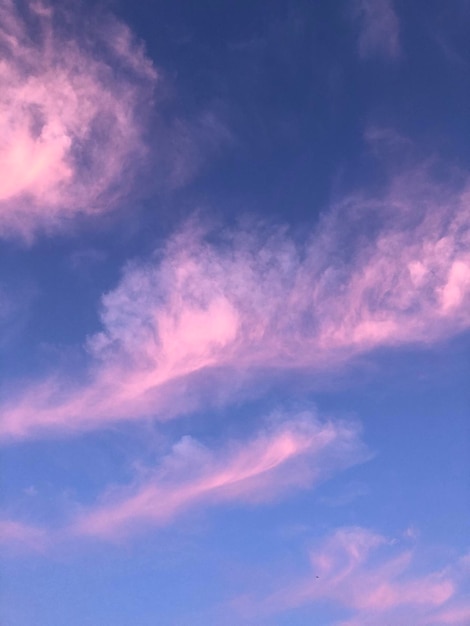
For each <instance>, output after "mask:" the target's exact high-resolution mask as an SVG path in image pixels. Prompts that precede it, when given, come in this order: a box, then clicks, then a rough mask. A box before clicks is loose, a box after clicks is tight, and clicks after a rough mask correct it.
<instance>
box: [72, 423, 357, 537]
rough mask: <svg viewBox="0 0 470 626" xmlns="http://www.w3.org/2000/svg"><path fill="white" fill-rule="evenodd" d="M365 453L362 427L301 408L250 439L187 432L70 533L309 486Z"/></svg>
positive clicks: (124, 528) (112, 528)
mask: <svg viewBox="0 0 470 626" xmlns="http://www.w3.org/2000/svg"><path fill="white" fill-rule="evenodd" d="M365 458H366V451H365V447H364V445H363V444H362V443H361V441H360V438H359V433H358V431H357V428H356V427H355V426H354V425H352V424H346V423H340V422H332V421H330V422H319V421H318V420H316V419H315V418H314V417H312V416H311V415H310V414H302V415H299V416H296V417H294V418H291V419H289V420H287V421H286V420H285V419H284V420H283V421H280V422H279V418H277V419H275V420H274V423H273V424H271V427H270V428H269V429H267V430H266V431H264V432H261V433H258V435H257V436H256V437H254V438H253V439H252V440H250V441H231V442H229V443H226V444H225V445H224V447H223V448H221V449H217V450H211V449H208V448H207V447H205V446H202V445H201V444H199V443H198V442H196V441H195V440H194V439H192V438H191V437H185V438H183V439H182V440H181V441H180V442H179V443H177V444H176V445H175V446H174V447H173V449H172V451H171V453H170V454H169V455H167V456H166V457H165V458H163V460H162V462H161V463H160V464H159V466H158V467H157V468H155V469H150V470H148V472H147V473H146V474H145V475H143V476H140V478H139V479H138V480H137V481H136V483H135V484H133V485H130V486H126V487H116V488H113V489H111V490H109V492H108V493H107V494H106V496H105V497H104V498H103V499H102V502H101V503H100V504H98V505H97V506H96V507H95V508H94V509H91V510H88V511H85V512H84V513H83V514H82V515H81V517H80V518H79V519H78V520H77V521H76V523H75V524H73V525H72V527H71V529H70V530H69V532H70V533H71V534H72V535H79V536H80V535H85V536H96V537H101V538H105V539H106V538H110V539H113V538H116V537H121V536H123V535H126V534H128V533H130V532H133V531H136V530H138V529H139V528H142V527H145V526H162V525H166V524H168V523H169V522H170V521H171V520H173V519H174V518H175V517H177V516H179V515H181V514H182V513H183V512H184V511H186V510H188V509H190V508H194V507H197V506H200V505H201V504H204V505H206V506H207V505H215V504H217V503H219V504H221V503H224V502H247V503H258V502H264V501H269V500H272V499H273V498H276V497H280V496H281V495H285V494H286V493H291V491H292V490H294V489H301V488H307V487H308V488H311V487H312V485H315V484H317V483H318V482H319V481H322V480H324V479H325V478H327V477H328V476H329V475H331V474H332V473H335V472H338V471H339V470H341V469H345V468H346V467H348V466H350V465H353V464H355V463H358V462H360V461H363V460H364V459H365Z"/></svg>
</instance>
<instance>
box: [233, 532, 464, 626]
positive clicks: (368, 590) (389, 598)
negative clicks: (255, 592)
mask: <svg viewBox="0 0 470 626" xmlns="http://www.w3.org/2000/svg"><path fill="white" fill-rule="evenodd" d="M395 543H396V542H395V541H390V540H389V539H387V538H386V537H384V536H383V535H380V534H378V533H375V532H373V531H371V530H369V529H365V528H361V527H347V528H340V529H338V530H336V531H335V532H333V533H332V534H331V535H330V536H328V537H326V538H325V539H324V540H323V542H322V544H321V545H320V546H319V547H317V548H316V549H314V550H313V551H312V552H311V554H310V565H311V572H312V574H311V576H310V577H308V578H305V579H303V580H299V581H298V582H297V583H294V584H292V585H291V586H290V587H289V588H286V589H284V590H282V591H279V592H275V593H274V594H272V595H271V596H270V597H269V598H267V599H265V600H264V601H262V602H261V603H260V605H259V607H258V609H259V610H261V611H262V612H267V613H271V612H278V611H285V610H289V609H291V608H294V607H298V606H301V605H305V604H312V605H315V604H316V603H322V605H323V606H324V603H325V602H328V603H329V604H330V606H332V607H335V608H336V609H338V608H339V607H341V609H342V610H344V611H346V612H348V613H349V614H350V616H349V617H348V618H346V619H345V620H341V621H337V622H335V623H336V624H338V626H378V624H384V623H388V621H390V623H394V624H400V626H412V625H414V624H419V625H423V626H424V625H432V624H440V625H441V626H442V625H444V624H452V623H454V624H458V625H459V626H464V624H465V619H466V616H468V611H469V609H470V605H469V604H468V603H465V602H464V600H463V593H462V590H463V588H464V587H465V581H468V577H469V573H470V572H469V569H468V563H467V562H466V561H467V560H468V559H465V558H464V559H461V560H460V561H459V562H457V563H455V564H453V565H451V566H447V567H445V568H444V569H442V570H436V571H433V572H431V573H426V574H420V575H414V574H413V573H412V569H413V565H414V564H413V551H412V550H403V549H402V550H401V551H400V550H397V548H396V547H394V545H395ZM390 552H391V553H392V554H390ZM244 602H245V610H246V609H247V607H249V605H250V601H247V599H246V598H245V601H244ZM255 605H256V602H255ZM240 606H243V602H242V601H240ZM252 610H254V612H256V610H257V609H256V608H254V609H253V607H252ZM387 620H388V621H387Z"/></svg>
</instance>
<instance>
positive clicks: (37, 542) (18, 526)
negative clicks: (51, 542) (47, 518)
mask: <svg viewBox="0 0 470 626" xmlns="http://www.w3.org/2000/svg"><path fill="white" fill-rule="evenodd" d="M46 544H47V532H46V531H45V530H44V529H42V528H39V527H36V526H31V525H29V524H25V523H23V522H18V521H15V520H11V519H1V520H0V546H2V548H3V549H5V548H6V549H7V550H12V551H15V552H17V551H26V552H30V551H31V550H33V551H39V552H41V551H43V550H44V549H45V547H46Z"/></svg>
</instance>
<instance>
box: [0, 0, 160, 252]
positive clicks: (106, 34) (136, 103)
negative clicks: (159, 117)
mask: <svg viewBox="0 0 470 626" xmlns="http://www.w3.org/2000/svg"><path fill="white" fill-rule="evenodd" d="M100 17H101V20H102V24H101V25H100V30H99V31H98V30H97V29H94V28H93V27H92V26H91V22H90V21H88V22H86V20H85V19H83V20H81V21H80V20H78V21H77V15H76V14H75V13H74V14H73V15H71V14H69V13H68V10H66V9H62V10H59V9H57V8H54V7H53V6H52V5H50V4H48V3H42V2H29V3H27V6H26V10H25V12H23V13H22V14H20V11H19V9H18V7H17V6H16V5H15V4H14V3H13V2H12V1H11V0H2V1H1V3H0V49H1V53H2V62H1V64H0V77H1V83H2V89H1V93H0V135H1V137H2V141H1V144H0V236H3V237H11V236H13V237H20V238H22V239H24V240H27V241H31V240H32V239H33V238H34V236H35V235H37V234H38V233H39V232H55V231H57V230H61V229H64V228H66V227H68V226H69V225H70V221H71V220H73V219H74V218H77V216H79V215H87V216H92V215H94V214H96V213H101V212H103V211H107V210H108V209H109V208H110V207H111V206H112V205H113V204H114V203H115V201H116V200H117V198H118V197H119V195H120V194H122V193H123V192H124V191H125V187H126V180H125V178H124V179H123V172H126V176H127V175H128V173H129V171H132V169H133V167H134V165H135V163H136V162H139V161H140V160H141V159H142V157H143V155H144V153H145V146H144V141H143V136H142V130H143V128H142V119H143V118H144V117H145V115H146V114H147V109H148V104H149V102H150V100H151V97H152V89H153V86H154V84H155V81H156V78H157V75H156V71H155V69H154V68H153V66H152V63H151V62H150V60H149V59H148V58H147V57H146V56H145V54H144V51H143V48H142V46H141V45H140V44H139V43H138V42H136V41H135V39H134V38H133V36H132V34H131V32H130V31H129V29H128V28H127V27H126V26H125V25H123V24H121V23H120V22H118V21H117V20H114V19H111V18H107V17H105V16H100ZM118 182H119V185H117V183H118ZM127 182H129V181H127Z"/></svg>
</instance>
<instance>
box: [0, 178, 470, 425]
mask: <svg viewBox="0 0 470 626" xmlns="http://www.w3.org/2000/svg"><path fill="white" fill-rule="evenodd" d="M469 197H470V196H469V191H468V187H467V186H466V185H465V184H460V185H459V184H457V183H456V182H455V181H452V182H450V183H447V184H435V183H433V182H432V180H431V178H430V174H429V172H428V171H427V169H426V168H416V169H415V170H414V171H412V172H411V173H410V174H409V175H401V176H398V177H395V178H394V179H393V180H392V182H391V184H390V186H389V188H388V189H387V190H386V192H384V193H383V194H382V195H381V196H378V197H374V198H372V197H367V196H364V195H355V196H351V197H349V198H346V199H345V200H344V201H343V202H342V203H339V204H338V205H336V206H335V207H333V208H332V209H331V210H330V211H329V212H328V213H325V214H324V216H323V217H322V218H321V219H320V221H319V223H318V224H317V227H316V229H315V230H313V232H312V233H311V236H310V237H308V238H307V240H306V241H305V242H304V243H299V242H297V241H294V240H293V239H292V238H290V237H289V236H288V234H287V233H286V232H285V230H283V229H281V228H280V229H277V230H275V229H269V228H267V227H263V226H259V225H257V226H256V225H251V226H247V227H246V228H240V229H239V230H238V231H236V232H232V233H225V235H224V237H223V238H222V239H219V241H218V243H214V242H212V243H209V237H207V234H208V233H207V232H205V231H204V228H203V227H202V226H201V225H200V224H199V223H198V222H197V221H196V220H193V221H192V222H190V223H189V224H188V225H187V226H186V228H185V229H184V230H183V231H182V232H180V233H179V234H177V235H175V236H174V237H173V239H171V240H170V241H169V242H168V243H167V244H166V245H165V247H164V248H163V249H162V250H160V251H158V253H157V254H156V255H155V256H154V257H153V258H151V259H150V260H148V261H147V262H141V263H133V264H130V265H128V266H127V268H126V270H125V272H124V275H123V277H122V280H121V282H120V284H119V285H118V286H117V288H116V289H114V290H113V291H111V292H109V293H108V294H106V295H105V296H104V297H103V300H102V312H101V318H102V323H103V330H102V331H101V332H99V333H96V334H95V335H94V336H92V337H90V338H89V339H88V343H87V348H88V352H89V355H90V369H89V372H88V378H87V382H85V383H83V384H81V385H80V384H78V383H77V385H76V386H71V384H70V383H69V382H67V380H65V379H64V378H63V377H61V376H57V377H52V378H50V379H47V380H45V381H42V382H40V383H39V384H37V385H32V386H29V387H27V388H26V389H25V390H23V392H22V394H21V398H15V397H11V396H10V398H9V399H8V400H7V402H5V403H4V405H3V411H2V421H1V423H0V434H1V435H2V436H3V437H24V436H30V435H32V434H35V433H40V432H42V431H44V432H45V431H48V430H57V429H58V430H64V431H70V432H73V431H75V430H80V429H87V428H96V427H101V426H103V425H105V424H106V423H108V422H109V421H112V420H122V419H138V418H148V417H151V418H153V417H157V418H159V419H165V418H168V417H172V416H174V415H177V414H179V413H182V412H185V411H190V410H193V409H195V408H197V407H198V406H199V405H200V403H201V402H202V398H203V396H204V394H205V393H208V390H207V385H209V386H210V388H211V389H210V391H211V395H212V396H213V395H214V392H217V393H218V394H220V395H221V396H222V397H224V396H227V397H230V395H231V394H233V393H239V392H240V390H241V388H243V387H246V386H248V387H250V386H251V387H253V386H255V385H256V384H257V382H256V381H257V379H256V375H257V372H260V371H261V370H262V371H264V372H265V373H266V372H267V371H268V370H271V371H272V370H277V371H279V370H287V369H291V368H302V369H305V370H310V371H319V370H323V371H326V370H328V369H331V368H333V367H340V366H342V365H343V364H345V363H347V362H349V361H350V360H351V359H353V358H354V357H355V356H356V355H359V354H361V353H364V352H367V351H370V350H374V349H376V348H383V347H389V346H390V347H391V346H393V347H397V346H402V345H407V344H413V345H420V344H421V345H429V344H431V343H433V342H435V341H439V340H442V339H445V338H447V337H450V336H452V335H454V334H457V333H459V332H462V331H464V330H466V329H468V328H469V326H470V306H469V305H470V302H469V300H470V270H469V268H470V219H469V215H470V213H469V211H468V203H469ZM209 235H211V233H209ZM211 376H213V377H215V378H211ZM214 380H215V381H216V382H214ZM207 381H209V382H207ZM204 385H206V387H205V386H204Z"/></svg>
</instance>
